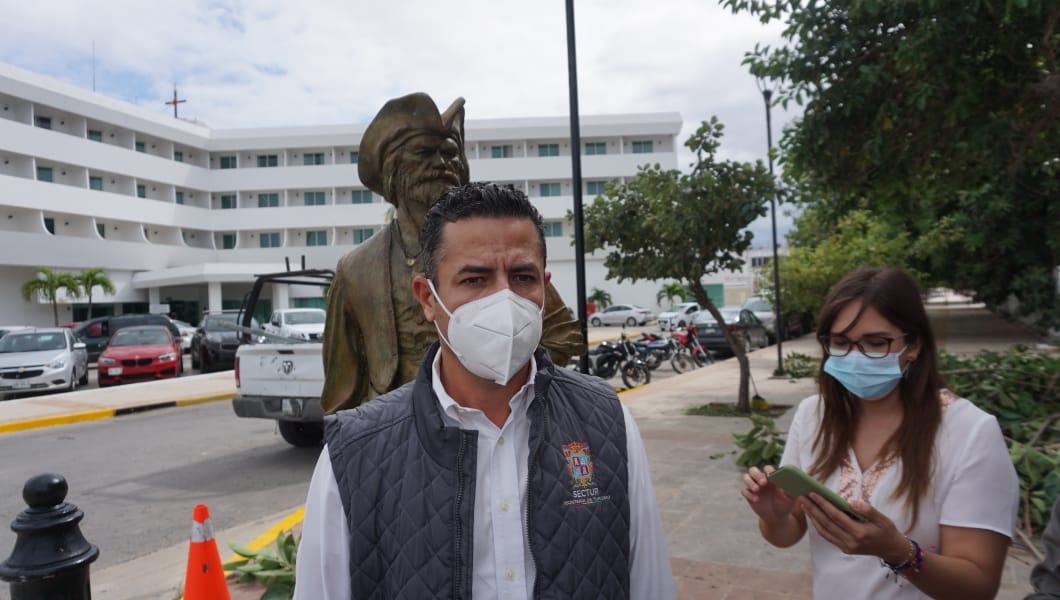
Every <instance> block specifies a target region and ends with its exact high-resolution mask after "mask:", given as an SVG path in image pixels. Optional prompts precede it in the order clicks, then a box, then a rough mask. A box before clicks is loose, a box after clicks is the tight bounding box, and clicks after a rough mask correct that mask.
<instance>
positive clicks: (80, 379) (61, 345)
mask: <svg viewBox="0 0 1060 600" xmlns="http://www.w3.org/2000/svg"><path fill="white" fill-rule="evenodd" d="M79 385H88V351H87V350H86V349H85V344H84V342H82V341H80V340H78V339H77V337H75V336H74V334H73V332H71V331H70V329H68V328H66V327H48V328H34V329H24V330H21V331H13V332H11V333H9V334H7V335H5V336H4V337H2V338H0V395H3V397H5V398H8V397H12V396H16V395H21V394H36V393H46V392H72V391H74V390H75V389H77V386H79Z"/></svg>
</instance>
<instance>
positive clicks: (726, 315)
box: [695, 308, 740, 325]
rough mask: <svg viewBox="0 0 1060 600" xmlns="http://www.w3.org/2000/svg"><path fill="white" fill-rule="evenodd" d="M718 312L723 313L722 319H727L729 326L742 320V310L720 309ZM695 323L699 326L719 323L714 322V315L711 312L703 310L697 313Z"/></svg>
mask: <svg viewBox="0 0 1060 600" xmlns="http://www.w3.org/2000/svg"><path fill="white" fill-rule="evenodd" d="M718 312H720V313H721V318H722V319H725V323H726V324H727V325H731V324H733V323H736V322H738V321H739V320H740V309H739V308H719V309H718ZM695 322H696V324H697V325H716V324H717V321H715V320H714V315H712V314H710V312H709V311H705V310H701V311H699V312H698V313H696V316H695Z"/></svg>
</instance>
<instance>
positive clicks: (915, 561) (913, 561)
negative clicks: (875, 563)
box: [880, 537, 924, 578]
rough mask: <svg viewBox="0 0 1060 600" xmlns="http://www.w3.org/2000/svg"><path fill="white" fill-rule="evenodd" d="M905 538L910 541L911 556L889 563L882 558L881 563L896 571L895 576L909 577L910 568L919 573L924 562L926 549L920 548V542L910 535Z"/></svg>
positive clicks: (893, 571)
mask: <svg viewBox="0 0 1060 600" xmlns="http://www.w3.org/2000/svg"><path fill="white" fill-rule="evenodd" d="M905 539H906V540H908V541H909V558H907V559H906V560H905V561H904V562H900V563H889V562H887V561H885V560H883V559H882V558H881V559H880V564H882V565H883V566H885V567H887V568H888V569H890V570H891V572H892V573H894V575H895V578H897V577H898V576H899V575H902V576H903V577H906V578H908V577H909V574H908V571H909V570H910V569H912V570H913V573H919V572H920V567H922V566H923V564H924V551H923V550H921V549H920V544H918V543H916V540H913V539H910V538H908V537H907V538H905Z"/></svg>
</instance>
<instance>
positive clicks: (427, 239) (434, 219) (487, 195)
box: [420, 182, 546, 281]
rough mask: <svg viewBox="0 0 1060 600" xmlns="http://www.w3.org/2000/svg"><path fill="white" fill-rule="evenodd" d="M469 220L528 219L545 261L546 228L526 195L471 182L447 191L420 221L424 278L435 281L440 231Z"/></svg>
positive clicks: (440, 241)
mask: <svg viewBox="0 0 1060 600" xmlns="http://www.w3.org/2000/svg"><path fill="white" fill-rule="evenodd" d="M472 217H486V218H493V219H497V218H503V217H515V218H525V219H530V220H531V221H532V222H533V223H534V227H535V228H536V229H537V237H538V240H539V241H540V242H541V258H542V260H544V259H545V258H546V252H545V226H544V224H543V221H542V220H541V213H539V212H537V209H536V208H534V205H533V204H531V203H530V199H529V198H527V197H526V194H524V193H522V192H520V191H519V190H516V189H512V188H509V187H504V186H499V185H497V184H495V183H485V182H471V183H467V184H464V185H462V186H460V187H454V188H450V189H449V190H448V191H447V192H445V194H443V195H442V197H441V198H440V199H439V200H438V201H437V202H435V203H434V206H432V207H431V208H430V210H428V211H427V216H426V217H425V218H424V220H423V231H422V232H421V234H420V244H421V248H422V253H423V254H422V256H423V268H424V271H426V275H427V278H428V279H430V280H431V281H435V278H436V277H437V275H438V254H439V252H440V250H441V247H442V228H443V227H445V224H446V223H456V222H457V221H462V220H464V219H470V218H472Z"/></svg>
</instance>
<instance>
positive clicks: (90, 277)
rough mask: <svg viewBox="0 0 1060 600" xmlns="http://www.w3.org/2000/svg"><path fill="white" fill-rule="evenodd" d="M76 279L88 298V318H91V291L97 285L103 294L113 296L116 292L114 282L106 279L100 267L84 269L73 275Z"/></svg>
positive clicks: (105, 272) (104, 271)
mask: <svg viewBox="0 0 1060 600" xmlns="http://www.w3.org/2000/svg"><path fill="white" fill-rule="evenodd" d="M74 278H75V279H77V283H78V284H79V285H80V286H81V289H82V290H83V292H84V294H85V295H86V296H88V318H89V319H91V318H92V290H93V288H95V287H96V286H97V285H98V286H99V287H100V288H101V289H102V290H103V293H105V294H111V295H114V294H116V293H117V292H118V290H117V288H115V287H114V282H113V281H111V280H110V277H107V271H106V269H103V268H100V267H93V268H91V269H85V270H84V271H81V272H80V273H78V274H77V275H74Z"/></svg>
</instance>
